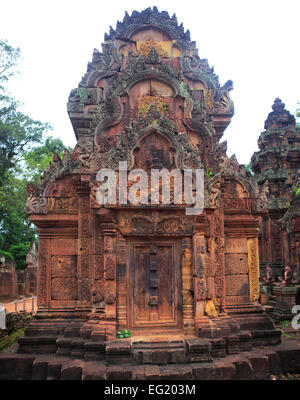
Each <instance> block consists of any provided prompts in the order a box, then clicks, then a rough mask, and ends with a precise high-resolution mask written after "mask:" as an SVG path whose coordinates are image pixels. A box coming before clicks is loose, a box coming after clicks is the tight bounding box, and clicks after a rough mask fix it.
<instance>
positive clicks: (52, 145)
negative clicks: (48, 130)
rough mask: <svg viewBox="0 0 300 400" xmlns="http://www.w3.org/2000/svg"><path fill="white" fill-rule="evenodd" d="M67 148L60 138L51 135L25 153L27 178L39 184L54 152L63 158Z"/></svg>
mask: <svg viewBox="0 0 300 400" xmlns="http://www.w3.org/2000/svg"><path fill="white" fill-rule="evenodd" d="M65 149H66V147H65V145H64V144H63V142H62V141H61V140H60V139H58V138H54V137H52V136H49V137H47V139H46V140H45V142H44V143H43V144H42V145H41V146H37V147H35V148H34V149H32V150H31V151H29V152H28V153H27V154H25V155H24V160H25V165H26V177H27V179H28V180H30V181H32V182H34V183H36V184H38V183H39V180H40V177H41V174H42V173H43V172H44V170H45V169H47V168H48V166H49V164H50V163H51V161H52V159H53V154H55V153H57V154H58V155H59V157H60V158H62V157H63V153H64V151H65ZM68 150H69V151H71V148H70V147H68Z"/></svg>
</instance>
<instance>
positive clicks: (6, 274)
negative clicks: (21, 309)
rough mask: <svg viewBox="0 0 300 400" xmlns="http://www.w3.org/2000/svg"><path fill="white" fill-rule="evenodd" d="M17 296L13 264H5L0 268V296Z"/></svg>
mask: <svg viewBox="0 0 300 400" xmlns="http://www.w3.org/2000/svg"><path fill="white" fill-rule="evenodd" d="M15 296H18V284H17V274H16V269H15V266H14V265H13V264H12V265H9V264H8V265H6V266H5V267H2V268H0V297H2V298H5V297H15Z"/></svg>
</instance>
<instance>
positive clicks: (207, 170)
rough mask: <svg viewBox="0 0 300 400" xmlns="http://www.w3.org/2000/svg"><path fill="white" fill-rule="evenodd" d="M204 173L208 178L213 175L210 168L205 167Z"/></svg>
mask: <svg viewBox="0 0 300 400" xmlns="http://www.w3.org/2000/svg"><path fill="white" fill-rule="evenodd" d="M206 175H207V177H208V178H211V177H212V176H214V173H213V171H212V170H211V169H210V168H207V169H206Z"/></svg>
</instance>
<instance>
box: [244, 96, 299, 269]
mask: <svg viewBox="0 0 300 400" xmlns="http://www.w3.org/2000/svg"><path fill="white" fill-rule="evenodd" d="M272 109H273V111H272V112H271V113H270V114H269V115H268V118H267V120H266V122H265V131H264V132H262V134H261V135H260V137H259V139H258V146H259V151H258V152H256V153H254V154H253V156H252V159H251V168H252V170H253V171H254V174H255V179H256V181H257V183H258V185H259V186H260V187H261V190H262V191H267V192H268V196H269V200H268V207H267V210H266V213H265V214H264V216H263V221H262V224H261V229H260V236H259V249H260V251H259V253H260V262H261V269H262V274H263V275H264V274H265V266H266V264H271V266H272V268H273V270H274V272H275V275H276V276H278V275H280V276H283V270H284V266H285V265H290V266H291V267H292V268H293V269H294V270H298V271H299V268H300V196H297V195H296V189H297V188H298V187H300V179H299V176H300V128H299V127H298V126H296V124H295V118H294V117H293V116H292V115H291V114H290V113H289V112H288V111H287V110H285V108H284V104H283V103H282V102H281V100H280V99H276V100H275V102H274V104H273V106H272Z"/></svg>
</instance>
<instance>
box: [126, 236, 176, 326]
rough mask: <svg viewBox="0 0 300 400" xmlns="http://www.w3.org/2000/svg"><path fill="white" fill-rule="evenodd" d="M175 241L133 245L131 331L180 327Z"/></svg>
mask: <svg viewBox="0 0 300 400" xmlns="http://www.w3.org/2000/svg"><path fill="white" fill-rule="evenodd" d="M177 250H178V246H176V243H174V242H164V243H163V242H161V243H155V242H154V243H152V244H149V243H147V242H140V243H133V244H132V248H131V274H130V282H129V284H130V285H131V294H130V321H131V328H143V327H145V328H146V327H150V326H152V327H160V328H163V327H169V328H170V327H174V328H181V296H180V294H181V290H180V287H181V279H180V276H179V275H180V274H179V255H178V251H177Z"/></svg>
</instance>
